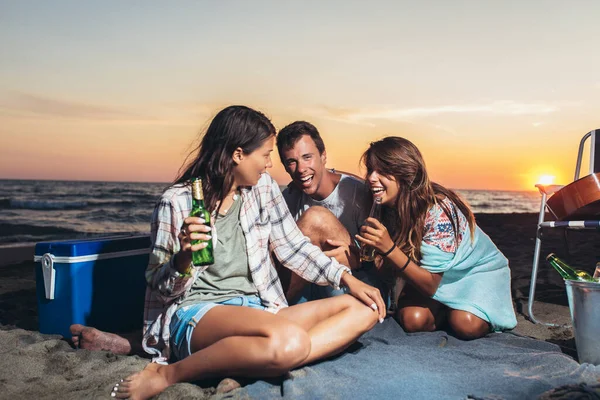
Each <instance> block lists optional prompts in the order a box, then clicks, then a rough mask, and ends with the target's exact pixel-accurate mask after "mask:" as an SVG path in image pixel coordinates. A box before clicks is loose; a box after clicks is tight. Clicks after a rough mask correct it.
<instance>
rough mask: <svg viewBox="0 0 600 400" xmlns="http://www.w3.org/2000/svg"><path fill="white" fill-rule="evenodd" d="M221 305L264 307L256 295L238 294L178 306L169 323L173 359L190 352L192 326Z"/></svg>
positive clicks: (185, 355) (182, 356) (187, 354)
mask: <svg viewBox="0 0 600 400" xmlns="http://www.w3.org/2000/svg"><path fill="white" fill-rule="evenodd" d="M221 305H227V306H244V307H250V308H256V309H259V310H264V309H265V308H266V307H264V306H263V305H262V302H261V300H260V298H259V297H258V296H239V297H234V298H233V299H229V300H225V301H221V302H216V303H215V302H210V301H202V302H199V303H196V304H190V305H188V306H184V307H181V308H179V309H178V310H177V311H176V312H175V314H174V315H173V318H172V319H171V325H170V327H169V329H170V331H171V349H172V355H173V357H174V358H175V359H177V360H183V359H184V358H186V357H187V356H189V355H190V354H192V350H191V348H190V342H191V339H192V333H193V332H194V328H196V325H197V324H198V322H199V321H200V320H201V319H202V317H204V316H205V315H206V313H207V312H208V311H209V310H211V309H212V308H214V307H216V306H221Z"/></svg>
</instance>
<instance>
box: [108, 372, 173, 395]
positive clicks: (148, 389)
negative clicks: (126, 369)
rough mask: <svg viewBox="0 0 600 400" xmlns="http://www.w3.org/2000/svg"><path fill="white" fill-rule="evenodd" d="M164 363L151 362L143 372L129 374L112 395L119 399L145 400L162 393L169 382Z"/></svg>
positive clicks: (117, 385)
mask: <svg viewBox="0 0 600 400" xmlns="http://www.w3.org/2000/svg"><path fill="white" fill-rule="evenodd" d="M164 367H165V366H163V365H159V364H155V363H150V364H148V365H147V366H146V368H144V369H143V370H142V371H141V372H138V373H136V374H133V375H131V376H128V377H127V378H125V379H123V381H122V382H119V383H117V384H116V385H115V387H114V388H113V390H112V392H111V393H110V396H111V397H116V398H117V399H131V400H145V399H149V398H150V397H152V396H156V395H157V394H159V393H161V392H162V391H163V390H165V389H166V388H167V387H169V382H168V381H167V378H165V377H164V376H163V374H162V373H161V372H163V371H164Z"/></svg>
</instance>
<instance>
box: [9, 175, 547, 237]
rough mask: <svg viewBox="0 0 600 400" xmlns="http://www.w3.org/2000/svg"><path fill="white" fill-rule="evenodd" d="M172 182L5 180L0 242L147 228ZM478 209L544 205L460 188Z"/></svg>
mask: <svg viewBox="0 0 600 400" xmlns="http://www.w3.org/2000/svg"><path fill="white" fill-rule="evenodd" d="M167 186H168V184H167V183H126V182H81V181H35V180H0V245H9V244H15V243H32V242H40V241H48V240H64V239H75V238H89V237H95V236H107V235H120V234H143V233H148V232H149V230H150V217H151V215H152V211H153V210H154V205H155V203H156V201H157V200H158V198H159V196H160V194H161V193H162V191H163V190H164V189H165V188H166V187H167ZM458 192H459V193H460V195H461V196H462V197H463V198H465V199H466V200H467V201H468V202H469V203H470V204H471V207H472V208H473V211H474V212H475V213H502V214H504V213H531V212H538V211H539V204H540V203H539V201H540V199H539V195H538V194H537V193H535V192H510V191H485V190H458Z"/></svg>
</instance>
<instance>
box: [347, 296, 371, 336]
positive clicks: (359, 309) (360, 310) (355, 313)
mask: <svg viewBox="0 0 600 400" xmlns="http://www.w3.org/2000/svg"><path fill="white" fill-rule="evenodd" d="M343 297H347V302H348V307H349V308H350V315H351V316H352V317H351V318H353V319H354V320H355V321H358V322H360V327H359V328H360V330H361V331H362V333H365V332H368V331H370V330H371V329H372V328H373V327H374V326H375V324H377V322H378V321H379V313H378V312H377V311H376V310H373V309H372V308H371V307H369V306H367V305H366V304H365V303H363V302H362V301H360V300H358V299H357V298H355V297H353V296H351V295H344V296H343Z"/></svg>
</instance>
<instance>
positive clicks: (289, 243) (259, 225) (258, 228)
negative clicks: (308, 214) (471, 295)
mask: <svg viewBox="0 0 600 400" xmlns="http://www.w3.org/2000/svg"><path fill="white" fill-rule="evenodd" d="M241 196H242V209H241V211H240V224H241V225H242V230H243V232H244V237H245V240H246V255H247V257H248V266H249V267H250V273H251V274H252V280H253V282H254V284H255V285H256V288H257V290H258V295H259V297H260V298H261V300H262V303H263V305H264V306H265V307H266V310H267V311H269V312H272V313H276V312H277V311H279V310H280V309H281V308H284V307H287V302H286V299H285V296H284V293H283V289H282V287H281V282H280V281H279V277H278V275H277V271H276V270H275V267H274V265H273V261H272V260H271V255H270V252H271V251H273V252H274V253H275V255H276V256H277V258H278V259H279V260H280V261H281V263H282V264H283V265H284V266H285V267H287V268H289V269H291V270H293V271H294V272H295V273H297V274H298V275H300V276H301V277H302V278H304V279H306V280H308V281H311V282H315V283H317V284H320V285H327V284H331V285H332V286H334V287H336V288H339V283H340V278H341V276H342V273H343V272H344V271H349V269H348V268H347V267H345V266H342V265H340V264H339V263H338V262H337V261H336V260H335V259H334V258H329V257H327V256H326V255H324V254H323V252H322V251H321V250H320V249H319V248H318V247H317V246H314V245H312V244H311V243H310V242H309V241H308V239H307V238H306V237H305V236H304V235H303V234H302V232H301V231H300V229H298V226H297V225H296V222H295V221H294V219H293V218H292V216H291V214H290V212H289V210H288V208H287V205H286V203H285V201H284V199H283V196H282V195H281V192H280V190H279V186H278V185H277V183H276V182H275V181H274V180H273V178H271V176H270V175H269V174H267V173H265V174H263V175H262V176H261V178H260V180H259V181H258V184H256V185H255V186H252V187H248V188H243V189H242V191H241ZM191 205H192V195H191V190H190V187H189V186H184V185H175V186H173V187H171V188H169V189H167V190H166V191H165V193H163V195H162V197H161V198H160V200H159V202H158V204H157V206H156V208H155V209H154V213H153V214H152V222H151V240H152V252H151V253H150V261H149V264H148V268H147V269H146V280H147V282H148V287H147V289H146V302H145V307H144V337H143V341H142V345H143V347H144V350H145V351H146V352H147V353H149V354H151V355H153V356H154V359H153V361H155V362H159V363H166V362H167V361H168V360H169V356H170V340H169V338H170V332H169V325H170V323H171V318H172V316H173V314H174V312H175V310H176V309H177V306H178V304H180V303H181V301H183V299H185V297H186V296H187V294H188V293H189V290H190V288H191V287H192V284H193V282H194V281H195V280H196V277H197V276H198V274H201V273H202V272H203V271H204V270H205V269H206V268H208V267H207V266H203V267H197V268H196V267H194V268H192V274H191V276H184V275H182V274H180V273H179V272H178V271H177V270H176V268H175V266H174V265H173V262H172V256H173V254H175V253H177V252H178V251H179V248H180V247H179V240H178V238H177V235H178V233H179V230H180V229H181V226H182V225H183V220H184V219H185V218H186V217H188V216H189V214H190V210H191ZM211 236H212V238H213V239H212V240H213V246H217V245H218V242H217V240H216V238H217V232H216V229H215V227H214V226H213V227H212V231H211Z"/></svg>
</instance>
